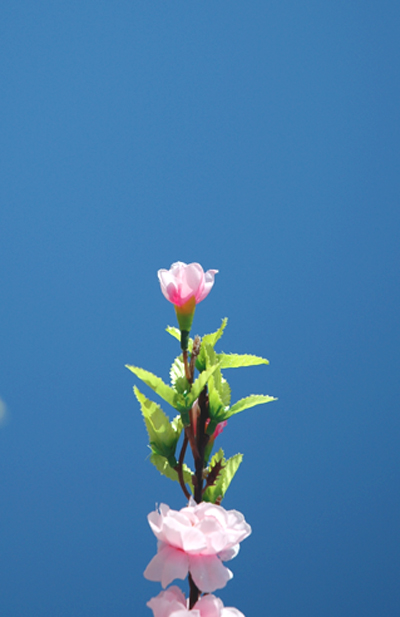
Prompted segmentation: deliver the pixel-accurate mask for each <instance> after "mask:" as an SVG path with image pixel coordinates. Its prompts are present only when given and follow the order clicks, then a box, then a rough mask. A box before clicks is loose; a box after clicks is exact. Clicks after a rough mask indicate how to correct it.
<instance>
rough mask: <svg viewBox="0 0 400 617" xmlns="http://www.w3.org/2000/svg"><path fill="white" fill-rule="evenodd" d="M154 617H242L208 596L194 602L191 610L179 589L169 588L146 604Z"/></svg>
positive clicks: (239, 613) (213, 597)
mask: <svg viewBox="0 0 400 617" xmlns="http://www.w3.org/2000/svg"><path fill="white" fill-rule="evenodd" d="M147 606H148V607H149V608H151V610H152V611H153V615H154V617H244V615H243V613H241V612H240V611H238V610H237V608H233V607H224V605H223V603H222V601H221V600H220V599H219V598H216V597H215V596H213V595H211V594H208V595H206V596H203V597H202V598H200V600H198V601H197V602H196V604H195V605H194V607H193V608H192V610H189V609H188V602H187V600H186V598H185V596H184V595H183V593H182V591H181V590H180V589H179V587H175V586H173V587H170V588H169V589H167V590H166V591H162V592H161V593H159V594H158V596H156V597H155V598H152V599H151V600H150V601H149V602H147Z"/></svg>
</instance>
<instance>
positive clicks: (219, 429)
mask: <svg viewBox="0 0 400 617" xmlns="http://www.w3.org/2000/svg"><path fill="white" fill-rule="evenodd" d="M209 422H210V420H207V422H206V424H207V423H209ZM227 424H228V420H223V422H220V423H219V424H217V427H216V429H215V431H214V434H213V438H214V439H215V438H216V437H218V435H221V433H222V431H223V430H224V428H225V427H226V425H227Z"/></svg>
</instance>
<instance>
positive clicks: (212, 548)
mask: <svg viewBox="0 0 400 617" xmlns="http://www.w3.org/2000/svg"><path fill="white" fill-rule="evenodd" d="M148 520H149V524H150V527H151V529H152V530H153V533H154V535H155V536H156V538H157V539H158V552H157V554H156V555H155V557H153V559H152V560H151V561H150V563H149V565H148V566H147V568H146V570H145V572H144V576H145V577H146V578H147V579H149V580H151V581H159V582H161V584H162V586H163V587H164V588H165V587H166V586H167V585H169V584H170V583H171V582H172V581H173V580H174V579H176V578H180V579H184V578H186V576H187V574H188V572H190V574H191V575H192V578H193V580H194V582H195V584H196V585H197V587H198V588H199V589H200V590H201V591H204V592H212V591H215V590H216V589H221V588H222V587H225V585H226V583H227V582H228V581H229V580H230V579H231V578H232V576H233V574H232V572H231V571H230V570H229V569H228V568H226V567H225V566H224V565H223V564H222V561H228V560H230V559H233V557H235V556H236V555H237V554H238V552H239V543H240V542H241V541H242V540H244V539H245V538H247V536H249V535H250V533H251V527H250V525H248V523H246V521H245V519H244V516H243V514H241V513H240V512H237V511H236V510H225V509H224V508H223V507H222V506H216V505H215V504H211V503H206V502H203V503H200V504H195V502H194V501H193V500H192V499H191V500H190V502H189V505H188V506H187V507H186V508H182V509H181V510H179V511H176V510H171V509H170V508H169V507H168V506H167V505H165V504H161V505H160V508H159V511H157V510H156V511H155V512H151V513H150V514H149V516H148Z"/></svg>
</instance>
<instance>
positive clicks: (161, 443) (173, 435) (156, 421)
mask: <svg viewBox="0 0 400 617" xmlns="http://www.w3.org/2000/svg"><path fill="white" fill-rule="evenodd" d="M133 391H134V393H135V396H136V398H137V400H138V401H139V403H140V408H141V411H142V415H143V419H144V423H145V425H146V429H147V433H148V436H149V442H150V447H151V449H152V451H153V452H156V453H157V454H161V455H162V456H165V457H166V458H167V459H168V460H169V461H171V462H172V463H174V464H175V462H174V461H175V450H176V444H177V443H178V439H179V436H180V434H181V431H182V423H180V424H179V422H177V421H175V422H174V423H171V422H170V421H169V418H168V416H167V415H166V414H165V413H164V412H163V410H162V409H161V407H160V406H159V405H157V403H155V402H154V401H151V400H150V399H148V398H147V397H146V396H145V395H144V394H142V393H141V392H140V390H139V389H138V388H137V387H136V386H134V388H133Z"/></svg>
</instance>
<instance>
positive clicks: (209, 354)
mask: <svg viewBox="0 0 400 617" xmlns="http://www.w3.org/2000/svg"><path fill="white" fill-rule="evenodd" d="M227 323H228V319H227V317H225V319H223V320H222V324H221V326H220V327H219V328H218V330H217V331H216V332H213V333H212V334H205V335H204V336H203V338H202V339H201V347H200V353H199V355H198V357H197V359H196V368H197V370H198V371H199V372H200V373H201V372H202V371H204V369H206V368H208V367H209V366H210V363H211V364H216V362H217V358H213V356H215V351H214V345H215V343H216V342H217V341H218V340H219V339H220V338H221V336H222V334H223V332H224V329H225V326H226V324H227Z"/></svg>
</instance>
